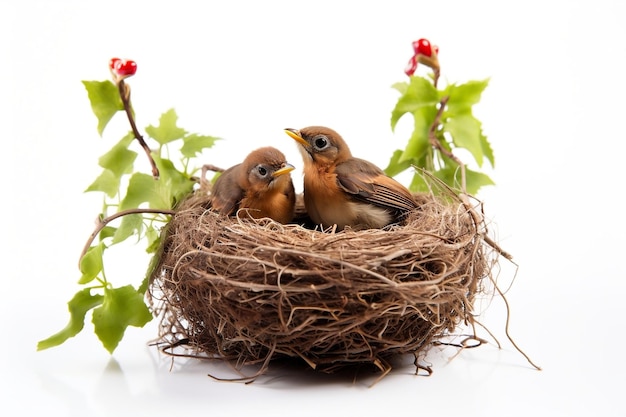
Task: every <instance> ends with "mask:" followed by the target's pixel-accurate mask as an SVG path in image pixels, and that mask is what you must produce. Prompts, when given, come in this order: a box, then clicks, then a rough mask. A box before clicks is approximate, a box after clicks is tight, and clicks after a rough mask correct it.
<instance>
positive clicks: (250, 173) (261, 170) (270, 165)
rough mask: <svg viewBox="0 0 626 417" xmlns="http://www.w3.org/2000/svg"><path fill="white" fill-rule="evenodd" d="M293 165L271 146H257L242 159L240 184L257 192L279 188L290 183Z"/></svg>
mask: <svg viewBox="0 0 626 417" xmlns="http://www.w3.org/2000/svg"><path fill="white" fill-rule="evenodd" d="M294 169H295V167H294V166H293V165H291V164H289V163H287V161H286V160H285V155H283V153H282V152H280V151H279V150H278V149H276V148H273V147H264V148H259V149H257V150H255V151H252V152H251V153H250V154H249V155H248V156H247V157H246V159H245V160H244V161H243V170H242V175H243V176H245V178H242V179H241V180H242V181H241V182H242V184H241V185H242V186H244V188H246V189H248V188H251V189H253V190H255V191H257V192H260V191H263V190H265V191H267V190H270V189H275V188H276V189H281V188H282V187H283V186H287V185H289V183H291V175H289V173H290V172H291V171H293V170H294Z"/></svg>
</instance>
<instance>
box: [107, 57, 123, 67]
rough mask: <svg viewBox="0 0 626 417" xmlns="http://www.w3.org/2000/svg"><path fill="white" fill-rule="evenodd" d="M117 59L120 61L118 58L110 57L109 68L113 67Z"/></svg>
mask: <svg viewBox="0 0 626 417" xmlns="http://www.w3.org/2000/svg"><path fill="white" fill-rule="evenodd" d="M119 61H121V60H120V59H119V58H111V60H110V61H109V68H111V69H114V68H115V64H117V63H118V62H119Z"/></svg>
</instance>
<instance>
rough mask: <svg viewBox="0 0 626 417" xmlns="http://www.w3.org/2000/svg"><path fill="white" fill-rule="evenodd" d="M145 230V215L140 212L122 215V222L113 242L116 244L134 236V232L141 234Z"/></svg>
mask: <svg viewBox="0 0 626 417" xmlns="http://www.w3.org/2000/svg"><path fill="white" fill-rule="evenodd" d="M142 230H143V216H142V215H141V214H139V213H135V214H127V215H126V216H124V217H122V221H121V222H120V226H119V227H118V228H117V230H116V231H115V234H114V235H113V242H112V244H116V243H119V242H122V241H124V240H126V239H127V238H129V237H130V236H132V235H133V234H134V233H137V235H139V236H141V232H142Z"/></svg>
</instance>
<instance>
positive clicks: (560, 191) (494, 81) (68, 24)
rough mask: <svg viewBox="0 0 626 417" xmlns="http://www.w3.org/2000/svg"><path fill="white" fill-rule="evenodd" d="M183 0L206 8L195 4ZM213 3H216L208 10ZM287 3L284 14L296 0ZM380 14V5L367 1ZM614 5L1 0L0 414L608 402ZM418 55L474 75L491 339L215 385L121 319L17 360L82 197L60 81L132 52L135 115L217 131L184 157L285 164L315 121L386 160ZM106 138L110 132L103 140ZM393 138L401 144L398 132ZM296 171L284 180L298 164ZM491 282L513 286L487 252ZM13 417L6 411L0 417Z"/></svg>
mask: <svg viewBox="0 0 626 417" xmlns="http://www.w3.org/2000/svg"><path fill="white" fill-rule="evenodd" d="M205 3H206V4H205ZM217 4H219V6H218V5H217ZM296 4H297V5H296ZM383 4H384V6H383ZM625 9H626V7H625V6H624V5H623V3H622V2H619V1H607V0H599V1H543V0H542V1H526V2H519V3H517V4H513V3H510V2H496V1H493V2H490V1H472V2H466V1H457V2H454V1H440V2H417V1H410V2H409V1H407V2H395V1H387V2H384V3H383V2H376V3H374V2H360V3H353V2H337V1H332V2H331V1H316V2H309V5H308V6H302V5H300V2H287V1H285V2H276V1H264V2H253V1H239V2H238V1H232V2H198V3H197V4H196V3H190V2H185V1H180V2H162V1H155V2H118V1H107V2H100V3H98V4H97V5H96V4H95V3H94V2H84V1H73V2H71V1H57V2H49V1H19V2H9V1H3V2H2V4H1V5H0V39H1V41H0V46H1V48H2V50H1V51H0V52H2V65H1V68H0V75H2V80H3V85H4V88H3V92H2V94H1V97H2V98H1V99H0V100H1V103H2V109H0V110H1V112H0V114H1V116H0V117H1V118H2V147H3V151H4V152H3V156H4V158H3V162H2V164H0V170H1V175H0V181H2V189H3V193H4V197H3V198H2V204H1V205H0V210H1V214H2V219H3V222H4V224H3V227H2V229H3V238H4V239H3V242H4V245H3V247H4V248H3V249H2V252H0V256H1V260H2V268H3V271H2V277H3V278H2V303H0V309H1V310H0V317H2V318H3V319H4V320H5V322H4V325H3V328H4V340H3V343H2V347H1V348H0V349H1V353H2V358H3V360H2V361H1V365H0V366H1V368H0V374H1V375H2V376H3V380H4V387H3V388H2V389H1V390H0V401H1V402H2V404H3V409H5V410H11V409H14V410H18V412H17V414H18V415H36V414H33V413H41V414H45V415H70V416H106V415H112V416H113V415H114V416H123V415H149V416H161V415H188V414H190V413H193V414H200V413H202V414H207V415H208V414H211V415H218V416H219V415H227V413H228V415H253V416H257V415H275V416H276V415H287V416H295V415H328V416H331V415H342V416H345V415H381V414H384V415H399V416H400V415H438V416H441V415H465V416H473V415H477V416H478V415H480V416H487V415H494V416H495V415H497V416H501V415H532V414H535V415H539V414H538V413H541V414H540V415H551V416H573V415H626V405H625V404H624V400H623V390H624V380H625V377H624V375H625V374H626V365H625V360H624V355H623V353H622V352H621V346H622V343H621V341H623V331H622V328H623V314H622V312H623V308H622V305H623V300H622V297H623V294H624V293H625V290H626V285H625V283H624V281H625V278H626V274H625V270H626V267H625V266H624V265H625V264H624V262H623V260H622V258H623V253H624V249H625V247H624V240H623V239H624V238H623V237H624V235H625V232H626V230H625V227H624V222H623V209H622V206H621V201H622V199H623V196H622V188H623V182H624V181H623V176H624V175H623V173H624V172H623V170H624V169H623V158H624V128H623V122H622V121H623V117H624V110H626V109H625V107H624V97H625V96H626V88H625V87H624V81H623V77H624V74H625V73H626V71H625V70H626V68H625V66H624V63H625V61H624V57H626V46H625V45H626V43H624V40H625V39H626V26H625V25H624V21H623V20H624V16H625V15H626V13H625V12H626V10H625ZM419 37H427V38H430V39H431V40H432V41H433V42H434V43H436V44H438V45H439V46H440V49H441V51H440V59H441V61H442V65H443V77H445V78H447V79H448V80H450V81H452V82H463V81H466V80H469V79H482V78H486V77H490V78H491V82H490V85H489V87H488V89H487V90H486V92H485V94H484V96H483V99H482V100H481V103H480V104H479V106H478V107H477V108H476V114H477V115H478V117H479V118H480V119H481V120H482V122H483V125H484V129H485V132H486V134H487V135H488V137H489V140H490V141H491V143H492V145H493V148H494V152H495V155H496V159H497V165H496V169H495V170H494V171H493V173H492V177H493V178H494V179H495V181H496V182H497V186H496V187H492V188H490V189H488V190H487V189H486V190H485V192H484V193H481V195H480V197H481V198H482V199H483V201H484V202H485V209H486V211H487V214H488V216H490V217H491V218H492V220H493V226H492V229H493V230H494V232H496V233H497V236H498V239H499V240H500V243H501V244H502V246H503V247H504V248H505V249H506V250H508V251H509V252H511V253H512V254H513V255H514V257H515V260H516V262H517V263H518V264H519V265H520V268H519V271H518V274H517V278H516V281H515V283H514V285H513V287H512V289H511V290H510V291H509V293H508V296H507V297H508V300H509V302H510V303H511V307H512V309H513V311H512V314H513V315H512V321H511V333H512V336H513V337H514V339H515V340H516V342H517V343H519V345H520V347H522V348H523V349H524V350H525V351H526V352H527V353H528V354H529V355H530V356H531V358H532V359H533V360H534V361H535V362H537V363H538V364H540V365H541V366H542V367H543V371H541V372H537V371H534V370H533V369H532V368H531V367H530V366H529V365H528V364H527V362H526V361H525V360H524V358H523V357H522V356H521V355H519V354H518V353H517V352H516V351H515V350H514V349H513V347H512V346H511V344H510V343H509V342H508V340H507V339H506V337H505V336H504V332H503V320H504V319H503V316H502V312H503V309H502V304H501V302H500V301H499V300H495V301H494V303H493V304H492V305H491V307H490V308H489V309H488V310H487V312H486V316H485V318H484V321H485V322H486V323H488V325H489V327H490V329H491V330H492V331H493V332H494V333H495V334H496V336H497V337H498V339H499V340H500V341H501V342H502V344H503V349H502V350H497V349H496V348H495V347H494V345H493V344H489V345H487V346H484V347H481V348H479V349H474V350H467V351H465V352H462V353H461V354H460V355H459V356H457V357H456V358H455V359H454V360H452V361H451V362H446V359H447V358H448V357H449V356H451V355H452V354H453V353H454V352H449V351H446V352H444V353H441V354H435V355H434V356H433V358H432V360H433V364H434V371H435V372H434V375H433V376H432V377H430V378H421V377H415V376H412V375H411V373H412V371H413V369H412V367H411V365H410V363H407V365H406V366H404V367H400V368H399V369H398V370H397V371H395V372H393V373H392V374H391V375H389V376H387V377H386V378H385V379H383V380H382V381H380V382H379V383H378V384H376V385H374V387H372V388H368V381H367V380H366V381H357V382H356V383H354V384H353V383H352V381H350V380H342V379H340V378H324V377H319V376H312V375H309V374H308V373H293V372H288V371H287V370H284V372H282V371H281V370H277V371H275V372H274V373H272V375H271V377H268V378H264V379H261V380H259V381H257V382H255V383H254V384H251V385H243V384H238V383H224V382H216V381H214V380H212V379H211V378H209V377H207V373H208V372H211V371H215V370H216V369H217V370H218V371H219V370H220V367H219V366H217V365H210V364H205V363H200V362H196V361H183V360H176V361H175V362H174V365H173V367H172V368H171V370H170V360H169V359H168V358H164V357H163V356H162V355H160V354H159V353H158V352H156V351H155V350H154V349H153V348H150V347H147V346H146V343H147V342H148V341H149V340H150V339H151V338H152V337H154V336H155V335H156V331H155V328H154V326H155V323H154V322H153V323H150V324H149V325H148V326H147V327H145V328H144V329H134V328H132V329H130V330H129V331H128V332H127V335H126V337H125V339H124V340H123V342H122V344H121V345H120V347H119V348H118V350H117V351H116V352H115V354H114V355H113V357H110V356H109V355H108V354H107V353H106V351H105V350H104V349H103V348H102V347H101V346H100V344H99V342H98V341H97V340H96V339H95V336H94V335H93V333H92V329H91V327H90V326H91V323H89V322H88V323H87V325H86V329H85V331H83V333H81V334H80V335H79V336H78V337H76V338H74V339H72V340H69V341H68V342H67V343H65V344H64V345H62V346H60V347H58V348H54V349H51V350H48V351H43V352H35V346H36V342H37V341H38V340H40V339H42V338H44V337H46V336H48V335H50V334H51V333H53V332H56V331H57V330H59V329H60V328H61V327H62V326H63V325H65V322H66V320H67V318H68V315H67V311H66V302H67V300H69V298H70V297H71V296H72V294H73V293H74V292H75V291H77V290H78V288H79V286H78V285H77V284H76V280H77V279H78V276H79V274H78V271H77V269H76V262H77V257H78V254H79V252H80V249H81V248H82V245H83V244H84V242H85V240H86V238H87V236H88V235H89V233H90V232H91V228H92V225H93V218H94V216H95V215H96V213H97V212H98V210H99V208H100V197H99V196H96V195H90V194H83V193H82V191H83V190H84V189H85V187H86V186H87V185H88V184H89V183H90V182H91V181H92V180H93V179H94V178H95V176H96V175H97V174H98V172H99V169H98V167H97V158H98V156H99V155H100V154H102V153H103V152H104V151H105V150H107V149H108V148H109V147H110V146H111V145H112V143H113V141H117V140H118V138H119V137H121V133H119V132H125V131H126V125H125V121H124V120H123V118H120V119H119V123H118V124H115V123H114V124H113V125H111V127H110V128H109V129H108V130H107V132H105V136H104V138H102V139H101V138H99V137H98V136H97V132H96V120H95V118H94V117H93V115H92V113H91V110H90V108H89V104H88V102H87V98H86V94H85V92H84V89H83V87H82V84H81V83H80V81H81V80H102V79H105V78H107V77H108V73H107V67H106V65H107V62H108V59H109V58H110V57H112V56H120V57H128V58H132V59H134V60H136V61H137V62H138V68H139V69H138V73H137V76H135V77H134V78H133V79H131V81H130V83H131V85H132V87H133V101H134V105H135V108H136V110H137V115H138V123H139V126H140V127H145V126H146V125H148V124H151V123H156V121H157V119H158V117H159V115H160V114H161V113H162V112H164V111H166V110H167V109H169V108H170V107H175V108H176V110H177V112H178V114H179V116H180V125H181V126H183V127H184V128H186V129H187V130H190V131H197V132H199V133H204V134H211V135H216V136H221V137H223V138H225V139H226V140H224V141H222V142H221V143H219V145H218V146H216V147H215V148H214V150H213V151H211V152H210V153H208V154H207V155H206V159H207V162H211V163H215V164H218V165H222V166H227V165H230V164H231V163H235V162H238V157H237V155H236V154H235V153H234V152H237V151H238V150H241V149H242V148H246V149H248V148H250V149H251V148H252V147H256V146H261V145H267V144H273V145H275V146H277V147H280V148H281V149H283V150H284V151H285V153H286V154H287V156H288V159H290V160H293V161H294V162H293V163H295V164H296V165H297V164H298V163H299V162H300V160H299V158H300V157H299V154H298V153H297V151H296V149H295V146H294V145H293V143H291V142H292V141H291V140H290V139H289V138H288V137H287V136H286V135H284V133H283V132H282V129H283V128H285V127H296V128H298V127H303V126H305V125H311V124H326V125H329V126H331V127H334V128H335V129H336V130H338V131H340V132H341V133H343V135H344V137H345V138H346V139H347V140H348V141H349V142H350V144H351V147H352V148H353V153H354V154H355V155H357V156H361V157H365V158H368V159H371V160H372V161H374V162H376V163H378V164H379V165H381V166H385V165H386V163H387V161H388V158H389V156H390V155H391V152H392V151H393V150H394V149H396V148H400V147H403V146H404V144H405V140H406V133H407V132H408V130H407V129H408V128H410V117H409V116H406V120H403V121H402V122H401V125H400V126H399V128H398V132H397V133H396V134H392V133H391V130H390V127H389V117H390V112H391V110H392V108H393V105H394V104H395V101H396V99H397V95H396V92H395V91H394V90H392V89H391V88H390V85H391V84H393V83H394V82H397V81H401V80H404V79H405V76H404V74H403V72H402V71H403V69H404V65H405V63H406V62H407V60H408V59H409V58H410V54H411V41H412V40H414V39H417V38H419ZM116 129H117V130H116ZM403 133H404V134H403ZM297 175H298V174H296V178H297ZM129 253H130V254H129V255H128V256H126V255H125V254H124V255H122V258H123V260H122V261H120V262H121V265H120V270H119V271H109V278H110V279H111V280H112V281H113V282H116V281H117V282H121V283H127V282H133V283H138V282H139V281H140V280H141V277H142V276H143V271H144V269H145V262H146V259H145V257H144V256H143V255H141V253H134V252H132V251H130V252H129ZM501 276H502V279H510V278H511V277H512V269H511V268H510V266H505V270H503V272H502V274H501ZM13 414H15V412H14V413H13Z"/></svg>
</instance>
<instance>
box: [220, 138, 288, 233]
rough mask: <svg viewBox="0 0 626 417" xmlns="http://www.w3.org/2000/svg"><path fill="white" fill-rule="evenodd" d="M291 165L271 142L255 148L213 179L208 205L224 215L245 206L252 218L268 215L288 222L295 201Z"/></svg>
mask: <svg viewBox="0 0 626 417" xmlns="http://www.w3.org/2000/svg"><path fill="white" fill-rule="evenodd" d="M294 169H295V167H294V166H293V165H291V164H289V163H287V161H286V160H285V155H284V154H283V153H282V152H281V151H279V150H278V149H276V148H274V147H271V146H267V147H262V148H259V149H256V150H254V151H252V152H250V153H249V154H248V156H246V158H245V159H244V160H243V162H241V163H239V164H236V165H233V166H232V167H230V168H228V169H227V170H225V171H224V172H223V173H222V174H221V175H220V176H219V177H218V178H217V180H215V183H214V184H213V187H212V190H211V197H210V205H211V207H212V208H213V209H214V210H216V211H217V212H219V213H223V214H225V215H227V216H230V215H233V214H235V213H237V212H238V211H239V210H241V209H245V211H246V212H247V214H248V215H249V216H250V217H253V218H255V219H260V218H265V217H269V218H271V219H273V220H275V221H277V222H279V223H283V224H286V223H289V222H291V221H292V219H293V217H294V209H295V201H296V194H295V189H294V186H293V182H292V180H291V174H290V173H291V171H293V170H294Z"/></svg>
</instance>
